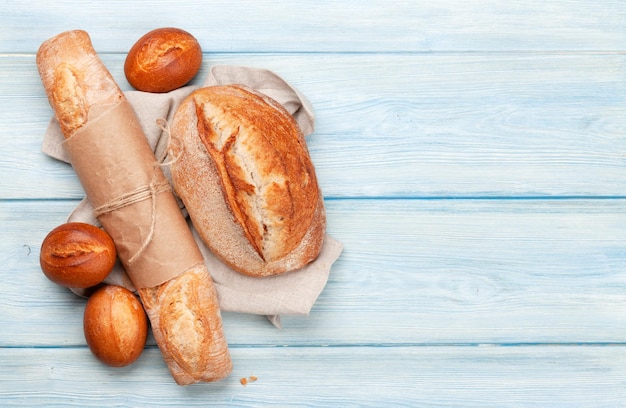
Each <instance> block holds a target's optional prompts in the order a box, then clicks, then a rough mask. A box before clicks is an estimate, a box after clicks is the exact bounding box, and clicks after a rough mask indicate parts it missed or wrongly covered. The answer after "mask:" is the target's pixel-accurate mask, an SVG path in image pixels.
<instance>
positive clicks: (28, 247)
mask: <svg viewBox="0 0 626 408" xmlns="http://www.w3.org/2000/svg"><path fill="white" fill-rule="evenodd" d="M73 204H75V202H49V203H41V202H38V201H34V202H32V203H23V202H18V203H14V202H8V203H2V204H0V214H4V215H3V216H2V218H0V224H2V225H3V226H4V228H5V232H4V236H5V241H3V242H2V243H1V246H0V248H2V251H0V254H2V259H0V263H2V264H3V265H5V269H4V271H2V272H0V277H1V278H2V280H3V281H4V282H5V284H4V288H5V290H6V291H7V293H6V294H5V295H4V296H3V298H2V301H1V303H2V304H3V305H4V310H3V313H2V314H0V324H2V323H5V324H10V325H12V326H13V327H15V328H19V330H15V331H14V332H4V333H2V334H0V345H5V346H19V345H20V344H28V345H30V346H54V345H55V344H58V343H60V342H63V343H64V344H67V345H81V344H84V340H83V338H82V328H81V323H80V322H81V318H82V308H83V307H84V302H83V301H81V300H79V299H77V298H76V296H74V295H73V294H71V293H70V292H69V291H67V290H65V289H61V288H59V287H57V286H55V285H54V284H52V283H50V282H49V281H47V279H46V278H45V277H44V276H43V274H42V273H41V272H40V270H39V268H38V261H37V260H38V253H39V252H38V251H39V245H40V242H41V239H42V238H43V237H44V236H45V234H46V232H47V231H49V230H50V229H52V228H54V227H55V226H56V224H57V223H60V222H62V221H63V219H64V218H65V216H66V214H67V213H69V211H70V210H71V208H72V205H73ZM327 211H328V225H329V233H330V234H332V235H333V236H334V237H335V238H337V239H339V240H340V241H341V242H342V243H344V245H345V252H344V254H343V255H342V257H341V258H340V260H339V261H338V263H337V265H336V267H335V268H333V272H332V274H331V277H330V282H329V284H328V286H327V288H326V289H325V291H324V292H323V294H322V296H321V297H320V298H319V299H318V302H317V303H316V305H315V308H314V310H313V311H312V313H311V315H309V316H305V317H302V316H299V317H287V316H286V317H285V318H284V319H283V320H284V329H283V330H280V331H276V330H275V329H274V328H273V327H271V326H269V324H268V323H267V322H266V321H264V320H263V319H262V318H256V319H255V318H250V317H243V316H239V315H236V314H226V316H225V318H224V326H225V331H226V334H227V338H228V340H229V342H230V343H231V344H235V345H260V346H276V345H292V346H302V345H308V346H314V345H317V346H322V345H351V344H369V345H374V344H378V345H402V344H417V345H424V344H460V343H469V344H484V343H493V344H512V343H558V342H565V343H620V342H621V341H622V339H623V335H624V334H623V331H624V327H625V326H626V314H624V313H623V311H624V310H626V297H624V296H623V293H624V292H625V291H626V279H625V276H624V274H623V270H624V268H625V267H626V261H625V259H626V232H624V231H626V205H624V201H623V200H530V201H529V200H461V201H458V200H331V201H329V202H327ZM12 277H13V278H12ZM23 288H27V289H23ZM32 309H34V310H36V311H37V313H36V314H34V315H33V316H31V317H30V318H29V319H26V320H23V321H20V316H23V315H30V313H29V311H30V310H32ZM50 322H55V324H54V325H52V327H51V328H50V329H46V332H47V333H46V336H37V334H38V333H39V332H40V331H41V327H46V325H47V324H50ZM372 322H375V324H372Z"/></svg>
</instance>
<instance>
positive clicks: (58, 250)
mask: <svg viewBox="0 0 626 408" xmlns="http://www.w3.org/2000/svg"><path fill="white" fill-rule="evenodd" d="M116 259H117V252H116V249H115V244H114V243H113V239H112V238H111V236H109V234H107V233H106V232H105V231H104V230H102V229H100V228H98V227H95V226H93V225H91V224H86V223H81V222H69V223H66V224H62V225H59V226H58V227H56V228H54V229H53V230H52V231H50V232H49V233H48V235H47V236H46V237H45V238H44V240H43V242H42V244H41V252H40V255H39V263H40V265H41V270H42V271H43V273H44V275H46V277H47V278H48V279H50V280H51V281H53V282H54V283H57V284H59V285H62V286H66V287H69V288H77V289H78V288H80V289H85V288H90V287H92V286H95V285H97V284H99V283H100V282H102V281H103V280H104V278H106V277H107V275H108V274H109V272H111V269H113V266H114V265H115V261H116Z"/></svg>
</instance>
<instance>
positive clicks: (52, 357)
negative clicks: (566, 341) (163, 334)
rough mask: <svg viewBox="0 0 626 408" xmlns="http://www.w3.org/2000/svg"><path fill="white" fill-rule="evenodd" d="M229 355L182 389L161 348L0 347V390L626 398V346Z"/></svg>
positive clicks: (168, 402)
mask: <svg viewBox="0 0 626 408" xmlns="http://www.w3.org/2000/svg"><path fill="white" fill-rule="evenodd" d="M232 356H233V362H234V365H235V367H236V368H235V370H234V372H233V375H232V376H231V377H230V378H228V379H227V380H225V381H223V382H220V383H215V384H204V385H200V386H195V385H194V386H190V387H188V388H181V387H176V386H175V385H172V384H171V382H170V381H169V378H168V377H167V374H166V373H165V371H164V365H163V363H161V362H160V361H159V357H160V356H159V355H158V352H157V350H156V349H154V348H150V349H148V350H146V351H145V352H144V354H143V355H142V356H141V357H140V358H139V360H138V361H137V363H135V364H134V365H133V366H131V367H126V368H121V369H113V368H110V367H104V366H102V365H101V364H100V363H98V362H97V361H96V360H95V359H94V358H93V357H92V356H91V355H90V354H89V351H88V350H87V349H85V348H57V349H18V350H7V349H0V358H1V359H2V362H3V367H6V368H5V369H3V370H1V371H0V381H1V382H2V384H3V386H2V390H1V391H0V398H2V401H3V402H6V403H7V404H9V405H11V406H38V405H45V406H65V407H71V406H76V407H90V406H97V407H101V406H117V405H119V406H161V407H174V406H180V405H182V404H181V401H184V405H185V406H202V407H206V406H220V407H222V406H239V407H258V406H281V407H292V406H293V407H295V406H316V407H336V406H338V405H340V406H346V407H380V406H394V407H416V406H420V407H421V406H423V407H437V406H446V407H498V408H501V407H520V406H523V407H545V406H550V407H567V408H570V407H572V406H576V407H584V406H593V407H619V406H623V402H624V400H625V398H626V391H625V387H624V386H625V385H626V384H625V380H624V379H625V378H626V368H625V367H626V358H625V356H626V354H625V353H624V350H623V347H597V346H589V347H557V346H545V347H474V348H467V347H397V348H379V347H342V348H334V347H327V348H322V349H320V348H307V347H304V348H302V347H297V348H292V347H279V348H269V349H268V348H235V349H233V350H232ZM365 361H366V362H367V363H368V365H367V366H368V368H369V369H367V370H364V362H365ZM103 373H104V374H103ZM252 375H253V376H255V377H257V380H256V381H254V382H251V383H248V385H246V386H243V385H241V383H240V382H239V379H240V378H248V377H250V376H252Z"/></svg>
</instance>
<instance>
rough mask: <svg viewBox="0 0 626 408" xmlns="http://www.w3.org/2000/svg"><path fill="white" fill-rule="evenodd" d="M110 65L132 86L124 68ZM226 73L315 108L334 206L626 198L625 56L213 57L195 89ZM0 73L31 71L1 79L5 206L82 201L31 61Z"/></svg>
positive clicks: (0, 167)
mask: <svg viewBox="0 0 626 408" xmlns="http://www.w3.org/2000/svg"><path fill="white" fill-rule="evenodd" d="M104 58H105V62H106V63H107V65H108V66H109V69H110V70H111V72H112V73H114V75H116V77H117V80H118V81H119V82H120V83H125V79H124V78H123V69H122V65H123V57H122V56H108V55H105V56H104ZM216 64H229V65H253V66H258V67H266V68H268V69H272V70H274V71H275V72H277V73H279V74H280V75H282V76H284V77H285V78H286V79H287V80H289V81H291V82H292V83H293V84H294V85H295V86H296V87H297V88H298V89H300V90H301V91H302V92H303V93H304V94H305V95H306V96H307V98H309V99H310V101H311V103H312V104H313V107H314V109H315V112H316V115H317V118H318V120H317V123H316V132H315V134H314V135H313V136H311V137H310V138H309V139H308V140H309V147H310V149H311V155H312V157H313V160H314V163H315V166H316V168H317V172H318V174H319V179H320V183H321V186H322V190H323V191H324V194H325V196H326V197H376V196H383V197H392V196H393V197H459V196H461V197H475V196H479V197H485V196H489V197H508V196H525V197H528V196H626V173H625V172H624V171H623V168H624V164H625V163H626V154H625V153H626V138H624V137H623V135H624V134H626V107H624V104H623V95H624V94H626V76H624V75H623V72H624V69H626V57H625V56H623V55H605V54H603V55H594V56H589V55H585V56H578V55H525V54H517V55H508V54H507V55H489V54H485V55H471V56H466V55H438V56H421V55H420V56H408V55H401V56H391V55H374V56H372V55H343V54H342V55H312V56H309V55H295V56H294V55H289V56H276V55H270V56H268V55H251V56H239V55H238V56H228V55H208V56H207V58H206V61H205V66H204V68H203V71H202V72H201V73H200V74H199V76H198V78H197V79H196V81H195V83H196V84H197V83H199V82H200V81H201V80H202V79H203V78H204V77H205V76H206V70H207V69H208V67H210V66H212V65H216ZM0 69H4V70H7V71H11V72H12V71H19V72H25V73H26V74H22V75H19V76H17V77H6V78H5V79H2V78H0V89H5V88H6V89H8V90H10V91H8V92H7V93H8V94H7V95H3V96H0V108H1V107H2V106H4V107H5V109H0V123H1V124H2V125H0V126H2V130H3V131H2V133H0V143H2V145H3V146H4V148H5V149H6V150H5V151H6V155H5V157H6V160H4V161H2V162H0V172H1V173H2V174H4V175H5V177H4V178H3V179H2V180H0V187H2V188H1V189H0V194H2V195H1V196H0V197H2V198H12V199H13V198H57V197H62V198H80V197H82V195H83V192H82V187H81V186H80V184H79V183H78V180H77V179H76V177H75V175H74V173H73V171H72V170H71V169H70V168H69V167H68V166H63V165H60V164H59V163H56V162H54V161H53V160H49V159H48V158H46V157H43V156H42V154H41V153H40V149H41V140H42V138H43V134H44V132H45V129H46V126H47V123H48V120H49V118H50V116H51V115H52V113H51V110H50V108H49V106H48V102H47V100H46V99H45V97H44V96H43V95H42V91H41V85H40V83H39V79H38V77H37V75H36V73H35V72H33V71H34V67H33V59H32V58H31V57H21V56H15V57H10V56H6V57H4V58H0ZM15 89H17V90H18V91H16V90H15ZM125 89H129V86H128V85H127V84H126V85H125ZM16 92H19V93H18V94H16ZM10 107H14V108H13V109H10ZM15 110H17V112H18V113H13V112H15ZM34 179H37V180H38V182H37V183H32V180H34ZM29 181H31V182H29Z"/></svg>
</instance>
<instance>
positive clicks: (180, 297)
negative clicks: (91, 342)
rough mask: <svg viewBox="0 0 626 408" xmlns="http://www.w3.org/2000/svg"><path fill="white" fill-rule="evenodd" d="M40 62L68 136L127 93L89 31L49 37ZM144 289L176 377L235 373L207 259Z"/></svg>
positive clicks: (193, 379) (184, 381)
mask: <svg viewBox="0 0 626 408" xmlns="http://www.w3.org/2000/svg"><path fill="white" fill-rule="evenodd" d="M37 66H38V69H39V72H40V76H41V79H42V83H43V85H44V89H45V90H46V93H47V95H48V99H49V101H50V105H51V106H52V108H53V110H54V111H55V114H56V116H57V118H58V119H59V121H60V123H61V130H62V131H63V134H64V135H65V137H66V138H69V137H71V136H72V134H73V133H74V132H75V131H76V130H78V129H80V128H81V127H82V126H83V125H85V124H86V123H87V121H88V119H89V111H90V110H91V109H92V108H93V107H95V106H98V105H112V104H116V103H118V102H120V101H122V100H124V99H125V97H124V95H123V94H122V92H121V91H120V90H119V88H118V86H117V85H116V83H115V81H114V79H113V78H112V76H111V74H110V73H109V71H108V70H107V69H106V67H105V66H104V64H103V63H102V62H101V61H100V59H99V58H98V56H97V54H96V52H95V50H94V49H93V47H92V45H91V40H90V38H89V36H88V34H87V33H86V32H84V31H70V32H65V33H61V34H59V35H58V36H56V37H53V38H51V39H49V40H47V41H46V42H44V43H43V44H42V45H41V47H40V49H39V51H38V53H37ZM129 273H130V271H129ZM139 295H140V297H141V300H142V303H143V306H144V308H145V310H146V312H147V314H148V316H149V318H150V321H151V323H152V330H153V333H154V337H155V339H156V340H157V344H158V346H159V348H160V349H161V352H162V353H163V357H164V359H165V361H166V362H167V365H168V368H169V370H170V372H171V373H172V376H173V377H174V380H175V381H176V383H178V384H180V385H187V384H191V383H195V382H200V381H215V380H218V379H221V378H224V377H226V376H228V375H229V374H230V372H231V370H232V362H231V360H230V356H229V353H228V349H227V345H226V340H225V338H224V335H223V331H222V320H221V315H220V313H219V309H218V302H217V294H216V293H215V290H214V288H213V286H212V281H211V278H210V276H209V274H208V271H207V270H206V266H205V265H204V264H198V265H196V266H195V267H193V268H191V269H189V270H187V271H184V272H183V273H181V274H179V275H177V276H176V277H174V278H172V279H170V280H169V281H167V282H165V283H163V284H161V285H158V286H156V287H153V288H145V289H140V290H139Z"/></svg>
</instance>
